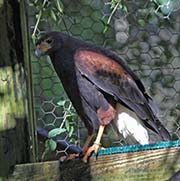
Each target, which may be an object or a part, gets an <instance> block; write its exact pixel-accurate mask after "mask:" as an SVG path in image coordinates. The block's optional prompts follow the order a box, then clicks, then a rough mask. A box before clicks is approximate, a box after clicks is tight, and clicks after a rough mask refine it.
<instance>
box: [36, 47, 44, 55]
mask: <svg viewBox="0 0 180 181" xmlns="http://www.w3.org/2000/svg"><path fill="white" fill-rule="evenodd" d="M35 55H36V56H37V57H40V56H41V55H43V52H42V51H41V50H40V49H39V48H36V50H35Z"/></svg>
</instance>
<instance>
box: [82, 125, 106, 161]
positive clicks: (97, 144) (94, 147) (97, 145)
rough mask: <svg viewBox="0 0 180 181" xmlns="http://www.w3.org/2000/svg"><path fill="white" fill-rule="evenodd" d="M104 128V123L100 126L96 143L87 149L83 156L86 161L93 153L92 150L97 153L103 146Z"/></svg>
mask: <svg viewBox="0 0 180 181" xmlns="http://www.w3.org/2000/svg"><path fill="white" fill-rule="evenodd" d="M104 128H105V126H103V125H100V126H99V130H98V134H97V137H96V140H95V142H94V144H93V145H92V146H91V147H90V148H89V149H88V150H87V152H86V154H85V155H84V157H83V161H84V162H87V160H88V158H89V156H90V155H91V154H92V152H94V153H95V154H97V152H98V150H99V149H100V148H101V143H100V142H101V137H102V135H103V132H104Z"/></svg>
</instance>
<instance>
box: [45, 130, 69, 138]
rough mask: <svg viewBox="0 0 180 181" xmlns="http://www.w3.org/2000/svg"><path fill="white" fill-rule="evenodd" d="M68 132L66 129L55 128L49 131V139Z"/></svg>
mask: <svg viewBox="0 0 180 181" xmlns="http://www.w3.org/2000/svg"><path fill="white" fill-rule="evenodd" d="M65 131H66V129H65V128H55V129H52V130H51V131H49V133H48V138H53V137H55V136H57V135H60V134H61V133H64V132H65Z"/></svg>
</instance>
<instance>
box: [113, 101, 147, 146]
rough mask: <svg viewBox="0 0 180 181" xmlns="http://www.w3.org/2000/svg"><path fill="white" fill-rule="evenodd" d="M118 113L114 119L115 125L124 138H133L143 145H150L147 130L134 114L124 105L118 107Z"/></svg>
mask: <svg viewBox="0 0 180 181" xmlns="http://www.w3.org/2000/svg"><path fill="white" fill-rule="evenodd" d="M116 111H117V115H116V118H115V119H114V123H115V125H116V128H117V130H118V131H119V133H121V134H122V135H123V137H124V138H127V137H128V136H130V137H133V138H134V139H135V140H136V141H137V142H139V143H140V144H142V145H144V144H149V143H150V141H149V135H148V132H147V130H146V129H145V128H144V126H143V125H142V124H141V121H140V120H139V118H138V117H137V116H136V114H135V113H134V112H132V111H130V110H129V109H127V108H125V107H124V106H122V105H117V106H116Z"/></svg>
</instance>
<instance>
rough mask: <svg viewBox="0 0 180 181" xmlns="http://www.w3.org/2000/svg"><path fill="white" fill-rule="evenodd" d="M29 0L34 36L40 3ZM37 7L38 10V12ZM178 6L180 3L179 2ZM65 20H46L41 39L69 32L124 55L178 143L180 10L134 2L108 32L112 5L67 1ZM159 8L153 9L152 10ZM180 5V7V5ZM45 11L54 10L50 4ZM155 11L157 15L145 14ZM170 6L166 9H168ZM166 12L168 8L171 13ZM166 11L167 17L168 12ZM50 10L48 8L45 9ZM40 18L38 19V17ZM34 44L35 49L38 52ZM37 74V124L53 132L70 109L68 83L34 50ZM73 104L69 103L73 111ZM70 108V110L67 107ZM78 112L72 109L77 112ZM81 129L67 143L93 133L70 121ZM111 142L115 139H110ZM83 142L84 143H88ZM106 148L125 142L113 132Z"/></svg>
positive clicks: (40, 26) (115, 17)
mask: <svg viewBox="0 0 180 181" xmlns="http://www.w3.org/2000/svg"><path fill="white" fill-rule="evenodd" d="M42 2H44V1H36V2H34V1H31V0H29V15H28V17H29V27H30V31H31V34H32V33H33V31H34V30H35V28H36V23H37V19H38V13H39V9H38V8H37V3H41V4H42ZM35 3H36V8H35ZM177 3H178V2H177ZM62 4H63V6H64V15H63V17H61V15H60V16H56V17H55V18H56V19H58V20H56V22H53V21H52V16H53V15H51V18H50V15H46V16H44V17H45V18H41V19H40V22H39V24H38V28H37V29H36V32H35V33H36V36H39V35H40V34H43V33H44V31H48V30H57V31H61V32H66V33H69V34H71V35H74V36H76V37H79V38H81V39H83V40H86V41H89V42H93V43H96V44H99V45H103V46H106V47H109V48H111V49H113V50H116V52H118V53H119V55H121V56H122V57H123V58H124V59H125V61H126V63H127V64H128V65H129V66H130V67H131V68H132V69H133V70H134V71H135V72H136V73H137V74H138V76H139V77H140V78H141V80H142V81H143V83H144V85H145V87H146V89H147V91H148V92H149V93H150V95H151V96H152V97H153V99H154V100H155V102H156V104H157V107H158V109H159V117H160V119H161V120H162V122H163V124H164V125H165V126H166V127H167V128H168V130H169V131H170V133H171V134H172V135H173V138H174V139H178V138H179V137H180V105H179V102H180V94H179V93H180V51H179V43H180V16H179V15H180V11H179V10H178V9H177V8H172V7H171V9H169V10H167V8H169V6H166V5H162V4H158V2H156V1H154V2H152V1H149V2H146V1H141V2H140V1H139V2H138V3H137V1H128V2H127V6H128V13H127V14H125V15H124V13H122V11H121V10H120V9H117V10H116V11H115V13H114V14H113V16H112V19H111V21H110V24H109V26H110V27H109V29H108V31H106V32H104V29H105V24H104V22H105V21H107V20H108V18H109V17H110V15H111V13H112V9H111V4H110V2H109V1H100V0H96V1H95V0H93V1H86V0H84V1H83V0H82V1H80V0H79V1H70V0H66V1H62ZM151 6H152V7H153V10H152V9H151ZM177 7H178V6H177ZM44 8H46V9H49V10H50V9H53V7H52V2H51V1H49V0H47V1H46V2H45V4H44ZM147 8H149V9H148V10H149V11H150V9H151V10H152V11H150V12H149V13H147V12H145V9H147ZM163 8H164V9H163ZM165 8H166V9H165ZM165 10H166V13H165V14H163V11H165ZM44 11H45V10H44ZM35 17H36V19H35ZM33 48H34V46H32V50H33ZM32 70H33V87H34V100H35V111H36V117H37V125H38V126H40V127H43V128H45V129H47V130H50V129H52V128H57V127H60V126H61V124H62V122H63V119H64V117H63V116H64V112H63V111H64V110H65V109H64V108H63V107H62V105H58V102H59V101H60V100H64V99H65V100H66V98H64V97H66V95H65V93H64V91H63V88H62V85H61V83H60V81H59V79H58V77H57V75H56V73H55V71H54V69H53V67H52V65H51V63H50V60H49V59H48V58H47V57H43V58H42V59H41V60H37V59H36V58H35V57H34V54H33V51H32ZM69 104H70V102H68V101H67V103H66V106H67V107H68V106H69ZM67 107H66V108H67ZM71 110H72V109H71ZM70 122H71V124H72V125H74V127H75V129H74V131H73V134H72V135H71V136H70V137H68V136H67V135H68V133H67V134H65V135H64V139H70V138H72V137H73V136H74V138H75V139H77V140H78V143H80V141H79V140H81V141H82V140H84V139H85V137H86V135H87V133H86V129H84V126H83V124H82V123H81V122H79V121H77V118H76V119H75V120H74V121H72V120H71V121H70ZM109 138H110V141H109ZM82 142H83V141H82ZM104 143H105V145H106V144H107V145H111V146H112V145H119V144H124V143H125V141H124V139H121V140H120V141H119V139H117V138H116V136H115V134H114V132H113V131H112V130H111V131H110V132H109V134H108V135H105V136H104Z"/></svg>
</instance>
